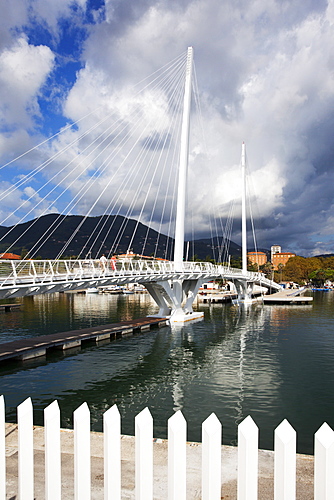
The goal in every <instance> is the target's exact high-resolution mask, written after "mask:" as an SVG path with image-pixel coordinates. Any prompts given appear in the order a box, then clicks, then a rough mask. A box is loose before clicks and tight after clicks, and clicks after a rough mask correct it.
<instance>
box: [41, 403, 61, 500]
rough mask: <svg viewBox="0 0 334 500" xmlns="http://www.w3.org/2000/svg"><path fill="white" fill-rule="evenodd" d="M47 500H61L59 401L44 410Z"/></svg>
mask: <svg viewBox="0 0 334 500" xmlns="http://www.w3.org/2000/svg"><path fill="white" fill-rule="evenodd" d="M44 441H45V499H46V500H60V499H61V454H60V411H59V406H58V402H57V401H53V403H51V404H50V405H49V406H47V407H46V408H45V410H44Z"/></svg>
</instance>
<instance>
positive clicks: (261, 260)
mask: <svg viewBox="0 0 334 500" xmlns="http://www.w3.org/2000/svg"><path fill="white" fill-rule="evenodd" d="M247 259H248V260H249V262H251V263H252V264H257V265H258V266H259V267H260V266H263V264H265V263H266V262H267V255H266V254H265V253H264V252H248V253H247Z"/></svg>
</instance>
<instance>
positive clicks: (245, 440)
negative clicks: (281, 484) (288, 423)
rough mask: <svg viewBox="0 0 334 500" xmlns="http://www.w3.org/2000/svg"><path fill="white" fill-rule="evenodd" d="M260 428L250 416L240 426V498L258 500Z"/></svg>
mask: <svg viewBox="0 0 334 500" xmlns="http://www.w3.org/2000/svg"><path fill="white" fill-rule="evenodd" d="M258 442H259V429H258V428H257V426H256V424H255V422H254V420H253V419H252V418H251V417H250V416H248V417H246V418H245V420H243V421H242V422H241V424H239V426H238V500H257V481H258Z"/></svg>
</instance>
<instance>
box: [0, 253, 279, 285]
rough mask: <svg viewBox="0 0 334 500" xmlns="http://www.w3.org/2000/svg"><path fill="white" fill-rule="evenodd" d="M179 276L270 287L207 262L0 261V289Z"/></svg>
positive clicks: (259, 279)
mask: <svg viewBox="0 0 334 500" xmlns="http://www.w3.org/2000/svg"><path fill="white" fill-rule="evenodd" d="M166 274H167V275H168V274H173V275H175V276H178V275H180V274H187V275H195V276H196V275H197V276H200V275H206V276H212V277H217V278H219V277H221V278H224V277H226V278H231V279H233V278H237V277H238V278H240V279H245V280H249V281H257V282H262V283H263V284H265V285H266V286H270V283H272V282H270V280H268V279H267V278H265V276H264V275H263V274H261V273H252V272H248V273H247V274H246V275H244V274H243V273H242V270H241V269H234V268H231V267H226V266H222V265H214V264H211V263H210V262H183V265H182V270H181V271H178V272H175V270H174V262H170V261H157V260H136V259H124V260H118V261H116V262H115V261H113V260H108V261H107V262H106V263H103V262H101V261H100V260H93V259H86V260H12V261H1V260H0V288H1V287H8V286H15V285H20V284H24V283H29V284H32V285H36V284H45V283H55V282H59V281H75V280H90V279H101V278H103V277H109V278H110V277H120V276H124V277H129V276H154V275H160V276H161V275H166Z"/></svg>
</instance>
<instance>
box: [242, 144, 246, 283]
mask: <svg viewBox="0 0 334 500" xmlns="http://www.w3.org/2000/svg"><path fill="white" fill-rule="evenodd" d="M241 177H242V181H241V182H242V206H241V233H242V240H241V247H242V273H243V274H246V273H247V223H246V148H245V143H244V142H243V143H242V148H241Z"/></svg>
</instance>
